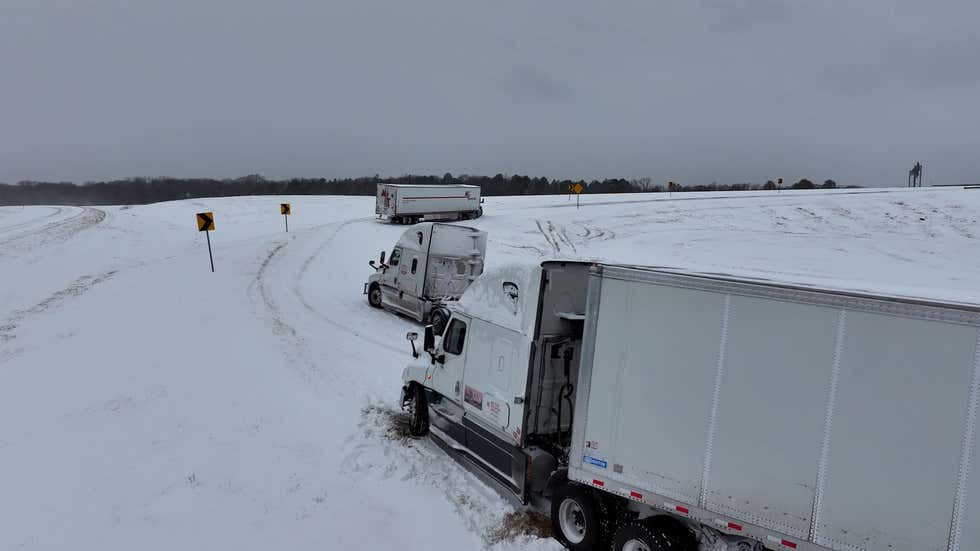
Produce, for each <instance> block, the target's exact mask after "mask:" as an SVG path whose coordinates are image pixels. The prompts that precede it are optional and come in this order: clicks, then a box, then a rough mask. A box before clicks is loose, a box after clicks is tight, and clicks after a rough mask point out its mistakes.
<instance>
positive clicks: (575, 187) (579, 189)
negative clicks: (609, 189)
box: [572, 184, 585, 194]
mask: <svg viewBox="0 0 980 551" xmlns="http://www.w3.org/2000/svg"><path fill="white" fill-rule="evenodd" d="M584 190H585V188H584V187H582V184H575V185H573V186H572V191H574V192H575V193H577V194H578V193H582V191H584Z"/></svg>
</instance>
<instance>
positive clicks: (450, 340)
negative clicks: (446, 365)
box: [442, 319, 466, 356]
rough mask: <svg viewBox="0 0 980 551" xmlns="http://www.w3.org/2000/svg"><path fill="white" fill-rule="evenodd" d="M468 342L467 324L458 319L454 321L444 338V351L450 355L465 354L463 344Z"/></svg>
mask: <svg viewBox="0 0 980 551" xmlns="http://www.w3.org/2000/svg"><path fill="white" fill-rule="evenodd" d="M465 341H466V324H465V323H463V322H462V321H460V320H458V319H454V320H453V321H452V323H450V324H449V327H448V328H447V329H446V332H445V334H444V336H443V340H442V342H443V343H444V344H443V347H442V349H443V350H445V351H446V353H448V354H454V355H457V356H458V355H460V354H462V353H463V343H464V342H465Z"/></svg>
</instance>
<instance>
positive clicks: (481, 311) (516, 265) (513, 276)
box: [453, 259, 980, 335]
mask: <svg viewBox="0 0 980 551" xmlns="http://www.w3.org/2000/svg"><path fill="white" fill-rule="evenodd" d="M552 263H556V264H558V263H568V264H586V265H595V266H603V267H607V268H612V269H630V270H640V271H644V272H649V273H652V274H664V275H679V276H687V277H695V278H700V279H702V280H712V281H726V282H733V283H741V284H745V285H753V286H765V287H777V288H780V289H784V290H796V291H801V292H809V293H819V294H824V295H837V296H843V297H847V298H854V299H862V300H871V301H881V300H886V301H889V302H900V303H903V304H908V305H912V306H922V307H927V308H947V309H948V308H954V309H957V310H961V311H964V312H967V313H968V314H967V315H968V316H969V317H970V318H976V316H977V315H978V314H980V304H975V303H970V302H964V301H957V300H949V299H946V298H941V297H930V296H928V295H922V294H908V293H904V292H896V291H895V290H894V289H882V290H880V291H879V290H869V289H866V288H861V286H859V285H855V286H853V287H849V286H841V285H834V284H830V285H828V284H827V283H828V282H819V281H809V282H804V281H792V280H790V279H787V280H774V279H770V278H765V277H757V276H750V275H733V274H723V273H714V272H700V271H694V270H688V269H684V268H678V267H673V266H642V265H631V264H617V263H609V262H602V261H588V260H565V259H561V260H558V259H556V260H544V261H542V260H530V259H528V261H527V262H512V263H508V264H504V265H500V266H496V267H494V268H491V269H488V270H487V271H485V272H484V273H483V275H481V276H480V277H479V278H477V279H476V281H474V282H473V283H472V284H471V285H470V287H469V288H468V289H467V290H466V292H465V293H463V296H462V297H460V300H459V302H458V303H457V305H456V306H453V309H455V310H460V311H462V313H464V314H466V315H468V316H472V317H475V318H479V319H482V320H485V321H489V322H492V323H496V324H498V325H501V326H504V327H507V328H509V329H512V330H514V331H518V332H520V333H523V334H526V335H531V334H532V333H533V331H534V327H535V321H536V320H535V317H536V316H537V306H538V295H539V293H540V290H541V268H542V266H544V265H546V264H552ZM915 290H918V291H921V290H922V289H918V288H917V289H915Z"/></svg>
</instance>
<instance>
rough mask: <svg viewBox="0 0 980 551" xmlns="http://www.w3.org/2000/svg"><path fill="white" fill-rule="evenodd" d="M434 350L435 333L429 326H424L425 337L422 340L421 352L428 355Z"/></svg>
mask: <svg viewBox="0 0 980 551" xmlns="http://www.w3.org/2000/svg"><path fill="white" fill-rule="evenodd" d="M435 349H436V332H435V331H434V330H433V329H432V326H431V325H426V326H425V336H424V337H423V339H422V350H425V351H426V352H428V353H430V354H431V353H433V352H435Z"/></svg>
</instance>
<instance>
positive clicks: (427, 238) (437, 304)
mask: <svg viewBox="0 0 980 551" xmlns="http://www.w3.org/2000/svg"><path fill="white" fill-rule="evenodd" d="M486 252H487V234H486V232H482V231H480V230H478V229H476V228H470V227H467V226H457V225H454V224H440V223H433V222H425V223H422V224H416V225H414V226H412V227H411V228H409V229H407V230H405V232H404V233H403V234H402V236H401V238H400V239H399V240H398V242H397V243H396V244H395V247H394V248H393V249H392V250H391V256H390V257H388V261H387V263H386V262H385V253H384V251H382V252H381V256H380V259H379V261H378V262H377V263H375V262H374V261H373V260H372V261H370V262H369V263H368V264H369V265H370V266H371V267H372V268H374V273H373V274H371V276H370V277H368V280H367V282H366V283H365V284H364V293H365V294H366V295H367V297H368V303H369V304H370V305H371V306H374V307H375V308H386V309H388V310H393V311H395V312H398V313H400V314H402V315H405V316H408V317H410V318H412V319H414V320H416V321H421V322H426V323H431V324H432V325H434V326H435V327H436V328H437V329H439V330H442V327H443V325H444V324H445V321H446V320H447V319H449V311H448V310H447V309H446V305H447V304H448V303H450V302H452V301H455V300H457V299H458V298H459V297H460V295H462V294H463V291H465V290H466V288H467V287H469V285H470V283H472V282H473V280H475V279H476V278H477V276H479V275H480V274H481V273H483V261H484V258H485V256H486Z"/></svg>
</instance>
